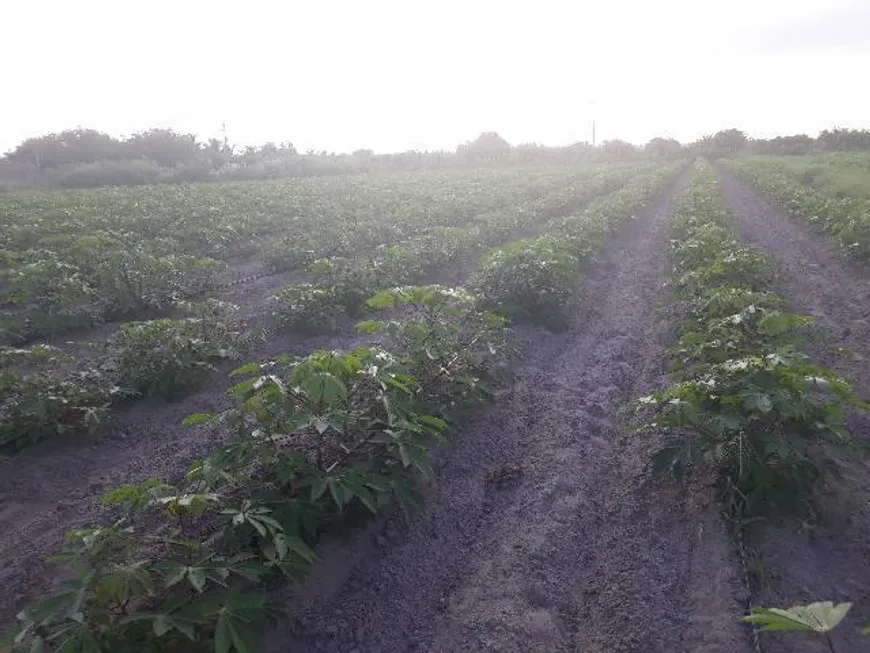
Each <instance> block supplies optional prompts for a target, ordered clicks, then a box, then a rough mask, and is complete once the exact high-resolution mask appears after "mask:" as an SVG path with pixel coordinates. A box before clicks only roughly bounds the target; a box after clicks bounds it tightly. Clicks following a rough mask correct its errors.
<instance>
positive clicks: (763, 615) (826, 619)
mask: <svg viewBox="0 0 870 653" xmlns="http://www.w3.org/2000/svg"><path fill="white" fill-rule="evenodd" d="M851 607H852V604H851V603H838V604H836V605H835V604H834V603H833V602H831V601H819V602H817V603H810V604H809V605H795V606H792V607H790V608H788V609H787V610H783V609H781V608H753V610H752V614H750V615H748V616H746V617H743V618H742V619H741V621H743V622H745V623H751V624H755V625H757V626H760V627H761V630H762V631H765V632H767V631H775V630H781V631H790V632H814V633H827V632H829V631H831V630H833V629H834V628H836V627H837V625H838V624H839V623H840V622H841V621H842V620H843V618H844V617H845V616H846V614H847V613H848V612H849V609H850V608H851Z"/></svg>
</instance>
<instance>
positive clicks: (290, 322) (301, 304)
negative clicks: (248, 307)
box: [272, 283, 344, 333]
mask: <svg viewBox="0 0 870 653" xmlns="http://www.w3.org/2000/svg"><path fill="white" fill-rule="evenodd" d="M272 304H273V306H274V307H275V312H274V313H273V314H274V315H275V317H277V319H278V324H279V325H280V326H281V327H282V328H287V329H293V330H295V331H300V332H303V333H320V332H323V331H332V330H333V329H335V319H336V318H337V317H338V316H339V315H341V314H342V313H344V307H343V306H341V305H340V304H339V303H338V302H337V301H336V299H335V293H334V292H333V291H332V289H330V288H324V287H322V286H317V285H314V284H310V283H297V284H293V285H290V286H287V287H286V288H283V289H282V290H280V291H278V293H277V294H276V295H275V296H274V297H272Z"/></svg>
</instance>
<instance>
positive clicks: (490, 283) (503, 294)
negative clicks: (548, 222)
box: [472, 237, 580, 326]
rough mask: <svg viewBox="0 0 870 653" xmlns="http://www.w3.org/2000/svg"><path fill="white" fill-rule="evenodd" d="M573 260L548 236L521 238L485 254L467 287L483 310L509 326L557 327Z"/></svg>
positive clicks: (575, 276)
mask: <svg viewBox="0 0 870 653" xmlns="http://www.w3.org/2000/svg"><path fill="white" fill-rule="evenodd" d="M579 278H580V273H579V271H578V261H577V259H576V258H575V257H574V256H573V255H572V254H571V253H569V252H567V251H565V249H564V248H562V247H560V246H559V244H558V243H557V242H556V241H555V240H554V239H552V238H550V237H542V238H537V239H535V240H523V241H518V242H515V243H511V244H510V245H506V246H504V247H500V248H498V249H495V250H493V251H491V252H490V253H489V254H487V256H486V257H485V258H484V259H483V261H481V263H480V265H479V266H478V268H477V270H476V271H475V273H474V277H473V279H472V286H473V287H474V289H475V291H476V292H477V294H478V295H479V297H480V304H481V306H482V307H483V308H486V309H491V310H494V311H496V312H498V313H500V314H502V315H505V316H506V317H508V318H510V319H511V320H513V321H515V322H542V323H546V324H551V325H554V326H559V325H561V324H562V323H563V321H564V317H565V316H564V313H563V309H564V306H565V304H566V303H567V302H568V299H569V298H570V297H571V293H572V292H573V291H574V288H575V286H576V285H577V282H578V281H579Z"/></svg>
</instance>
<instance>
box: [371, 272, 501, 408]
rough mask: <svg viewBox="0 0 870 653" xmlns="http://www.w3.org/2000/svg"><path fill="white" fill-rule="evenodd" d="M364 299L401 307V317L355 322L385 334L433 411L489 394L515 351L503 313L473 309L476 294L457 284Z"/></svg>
mask: <svg viewBox="0 0 870 653" xmlns="http://www.w3.org/2000/svg"><path fill="white" fill-rule="evenodd" d="M368 304H369V306H371V307H373V308H376V309H388V308H402V309H403V315H402V318H401V319H395V320H389V321H374V320H372V321H367V322H362V323H360V324H359V325H358V326H359V328H360V329H361V330H362V331H365V332H375V331H378V332H381V333H385V334H386V335H388V336H389V338H390V341H391V343H392V344H393V346H394V347H395V348H396V349H397V350H398V351H400V352H402V353H403V355H404V360H405V362H406V364H407V365H408V366H409V368H410V369H411V370H412V371H413V373H414V375H415V376H416V377H417V378H418V379H419V380H420V382H421V385H422V393H421V394H418V397H421V398H422V397H426V398H427V401H428V404H429V405H430V410H432V411H433V412H436V413H437V412H441V411H443V410H444V409H446V410H447V411H448V412H449V411H450V410H454V409H455V408H457V407H459V406H462V405H463V404H467V403H470V402H476V401H480V400H482V399H484V398H487V397H488V393H487V383H488V382H490V381H492V380H493V379H494V378H496V377H497V376H498V374H499V372H500V371H501V370H500V362H501V361H502V360H503V359H504V358H505V357H506V356H509V355H510V354H512V353H513V352H514V348H513V347H512V346H511V345H510V342H509V337H508V332H507V329H506V323H505V320H504V318H502V317H500V316H498V315H495V314H494V313H490V312H488V311H480V310H477V309H476V308H475V306H476V304H477V300H476V298H475V297H474V296H473V295H472V294H470V293H469V292H467V291H465V290H463V289H461V288H445V287H443V286H405V287H402V288H394V289H392V290H383V291H381V292H380V293H378V294H377V295H375V296H374V297H372V298H371V299H369V301H368Z"/></svg>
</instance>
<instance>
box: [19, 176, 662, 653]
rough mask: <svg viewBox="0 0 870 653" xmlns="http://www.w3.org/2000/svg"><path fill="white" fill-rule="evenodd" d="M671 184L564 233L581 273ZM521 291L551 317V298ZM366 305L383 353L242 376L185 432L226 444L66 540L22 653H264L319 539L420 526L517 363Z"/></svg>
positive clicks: (651, 184)
mask: <svg viewBox="0 0 870 653" xmlns="http://www.w3.org/2000/svg"><path fill="white" fill-rule="evenodd" d="M676 172H678V169H676V168H673V169H669V172H668V173H667V174H660V175H657V176H656V178H655V180H650V181H648V182H645V183H635V184H634V185H630V188H632V189H633V190H632V191H631V192H627V191H628V189H626V190H624V191H620V193H621V194H619V199H615V198H614V199H612V200H611V201H608V202H606V203H600V204H598V205H597V206H595V207H592V208H591V209H590V211H591V212H589V215H588V219H589V220H596V221H598V223H597V226H595V227H590V228H589V229H590V230H589V232H588V233H589V234H590V236H594V237H595V240H593V241H591V244H589V245H582V244H581V243H580V238H581V236H580V226H579V223H577V224H575V220H576V221H581V220H582V219H583V217H582V216H581V217H579V218H576V219H570V220H565V221H563V222H562V223H560V225H559V227H560V228H561V229H564V231H563V232H562V233H564V234H566V235H567V234H573V236H574V238H575V239H576V240H575V242H574V243H573V244H572V245H571V248H572V251H575V252H576V251H582V252H584V255H583V257H582V258H588V256H589V255H591V254H592V253H593V252H594V250H595V249H597V247H598V246H600V244H601V241H602V239H603V237H604V236H603V235H604V234H606V233H609V232H610V231H612V230H613V229H615V228H616V227H617V225H618V224H619V223H622V222H624V221H625V220H626V219H628V218H629V217H630V216H631V215H633V213H634V212H635V211H636V210H637V209H638V208H639V207H640V206H642V205H643V204H644V203H647V202H649V201H650V200H651V198H652V196H653V194H655V193H657V192H661V190H662V189H663V188H664V186H665V185H666V184H667V183H668V181H670V180H671V179H672V178H673V175H674V174H676ZM558 247H563V245H561V244H559V245H558ZM565 251H568V250H565ZM579 259H580V256H579V255H578V258H577V261H575V262H576V263H578V264H579ZM521 287H522V290H521V291H519V292H518V293H516V294H533V293H536V292H537V293H538V294H540V295H543V296H544V297H545V299H544V300H540V299H539V300H536V301H539V302H542V303H543V304H544V305H546V306H551V305H553V304H551V303H550V302H549V299H547V298H546V296H547V293H548V291H547V289H546V288H533V287H531V286H528V285H522V286H521ZM365 303H366V305H367V306H368V307H369V308H370V309H372V310H375V311H389V313H385V314H384V315H386V317H387V318H388V319H380V320H379V319H374V320H367V321H365V322H363V323H361V324H360V325H359V326H360V329H362V330H363V331H365V332H378V333H379V334H380V339H381V345H380V346H378V347H362V348H359V349H357V350H354V351H351V352H325V351H316V352H314V353H312V354H311V355H309V356H307V357H303V358H282V359H279V360H277V361H273V362H269V363H265V364H260V363H250V364H248V365H244V366H242V367H241V368H239V369H237V370H236V371H235V372H233V374H232V377H233V378H234V379H235V385H234V386H233V387H232V388H231V390H230V397H231V398H232V400H233V402H234V406H233V407H231V408H228V409H227V410H226V411H224V412H222V413H220V414H214V415H201V414H200V415H192V416H190V417H189V418H188V419H187V420H186V422H187V424H188V425H189V426H191V427H196V428H221V429H229V430H230V431H231V433H232V436H231V437H229V438H228V442H227V444H225V445H224V446H223V447H222V448H221V449H220V450H218V451H216V452H215V453H213V454H212V455H210V456H208V457H207V458H205V459H204V460H202V461H199V462H197V463H195V464H194V465H193V466H192V467H191V469H190V470H189V471H188V473H187V475H186V476H185V478H184V479H183V480H182V481H181V482H180V483H179V484H176V485H172V484H171V483H169V482H168V481H167V480H165V479H150V480H147V481H144V482H141V483H137V484H135V485H129V486H124V487H121V488H118V489H116V490H114V491H112V492H110V493H109V494H108V495H106V496H105V497H104V498H103V501H104V502H105V503H108V504H110V505H111V506H112V508H111V514H112V515H113V518H112V519H111V520H109V521H107V522H106V523H104V524H101V525H98V526H94V527H91V528H84V529H79V530H76V531H74V532H73V533H71V534H70V537H69V538H68V545H67V546H68V549H67V551H66V552H65V554H64V556H63V558H62V559H63V560H64V561H65V563H66V564H67V565H69V566H70V567H71V568H72V569H74V570H75V571H76V575H75V577H74V578H73V579H72V580H69V581H68V582H66V583H65V584H64V585H62V586H61V588H60V589H59V590H58V591H57V592H55V593H53V595H52V596H51V597H49V598H47V599H46V600H44V601H41V602H39V603H37V604H36V605H35V606H33V607H31V608H28V609H26V610H24V611H23V612H22V613H21V615H20V627H19V629H18V630H17V631H15V632H13V633H11V635H10V638H11V641H13V646H14V650H18V648H21V649H23V650H26V649H27V647H32V646H41V645H42V644H44V643H46V642H51V645H52V646H54V647H59V646H66V647H68V648H67V649H65V650H94V651H97V650H112V651H118V652H121V653H125V652H128V651H130V652H132V651H137V652H138V651H145V652H147V651H155V652H156V651H176V650H178V651H181V650H184V651H193V650H213V651H216V652H218V653H229V652H230V651H238V652H248V651H255V650H256V649H257V641H256V640H257V635H256V633H257V632H258V630H260V629H261V628H262V622H263V621H265V620H267V619H268V618H269V617H270V616H273V615H274V610H273V608H272V606H271V605H270V604H269V603H268V602H267V600H266V598H265V593H264V591H263V589H262V588H261V587H260V585H261V584H262V583H263V582H264V581H266V580H268V579H273V578H279V577H281V576H282V575H283V576H284V577H286V578H288V579H290V580H292V581H294V582H301V581H302V580H303V579H304V574H305V570H306V568H307V567H308V566H309V565H310V564H311V563H312V562H313V560H314V557H315V556H314V552H313V547H314V545H315V543H316V541H317V538H318V536H319V535H320V534H321V533H323V532H324V531H326V530H328V529H330V528H333V527H335V526H336V525H337V524H338V523H352V524H355V523H359V521H360V520H361V519H363V518H366V517H371V516H372V515H375V514H379V513H383V512H384V511H387V510H393V509H396V510H398V511H399V512H401V513H403V514H406V515H408V514H413V513H414V512H416V511H417V510H419V507H420V504H421V499H422V497H421V493H420V489H419V488H420V481H421V480H422V479H425V478H428V477H431V476H432V473H433V472H432V465H431V458H432V455H433V453H434V452H435V450H436V449H437V448H438V447H439V445H440V444H441V442H442V441H443V440H444V439H445V437H446V436H447V434H448V425H449V424H450V423H451V422H452V421H454V420H455V419H456V417H457V415H459V414H460V412H461V409H463V408H464V407H466V406H471V405H474V404H476V403H478V402H480V401H483V400H485V399H486V398H488V396H489V392H488V388H489V387H490V386H491V385H492V384H493V383H494V382H495V379H496V378H497V376H498V375H499V374H500V370H501V369H502V367H503V364H504V362H505V361H506V358H507V356H509V355H510V354H511V352H512V349H513V347H512V345H511V344H510V343H511V338H510V333H509V330H508V329H507V322H506V320H505V318H504V317H502V316H501V315H499V314H498V312H507V311H505V308H506V307H505V306H503V305H500V304H499V305H494V306H492V308H493V309H495V310H493V311H490V310H485V309H483V308H481V299H480V298H478V297H475V296H474V295H473V294H471V293H469V292H468V291H466V290H463V289H451V288H445V287H441V286H404V287H398V288H393V289H387V290H381V291H380V292H378V293H376V294H375V295H374V296H373V297H371V298H369V299H368V300H367V301H366V302H365ZM555 305H556V306H561V305H562V304H561V302H559V303H557V304H555Z"/></svg>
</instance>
